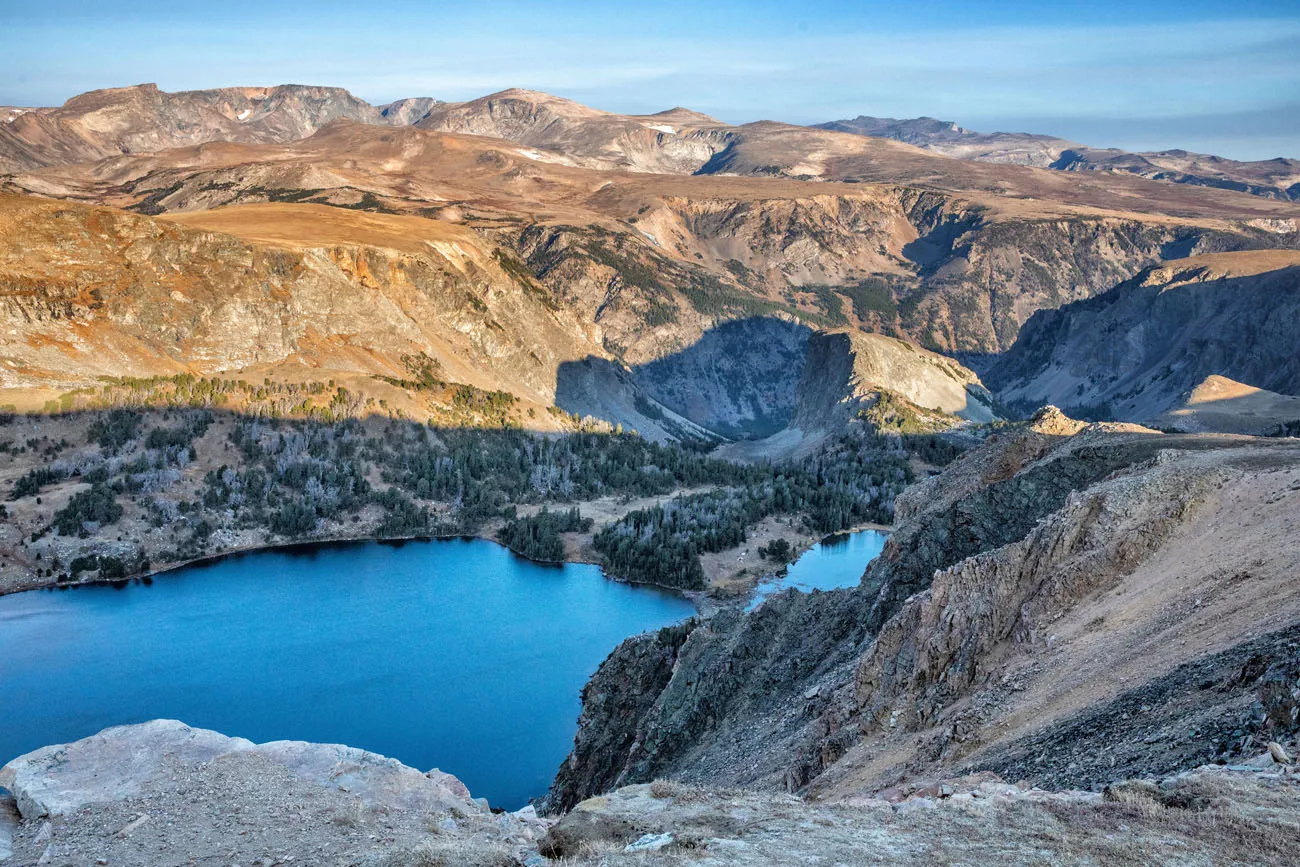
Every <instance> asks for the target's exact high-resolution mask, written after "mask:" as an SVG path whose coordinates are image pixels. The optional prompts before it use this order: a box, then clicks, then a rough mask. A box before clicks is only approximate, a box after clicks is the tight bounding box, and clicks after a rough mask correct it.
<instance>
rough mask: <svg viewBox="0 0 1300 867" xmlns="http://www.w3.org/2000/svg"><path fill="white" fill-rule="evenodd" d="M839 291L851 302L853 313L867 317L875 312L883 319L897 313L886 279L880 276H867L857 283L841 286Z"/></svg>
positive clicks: (897, 309)
mask: <svg viewBox="0 0 1300 867" xmlns="http://www.w3.org/2000/svg"><path fill="white" fill-rule="evenodd" d="M839 291H840V293H841V294H842V295H844V296H845V297H846V298H848V299H849V300H850V301H852V302H853V315H854V316H856V317H858V318H859V319H867V318H869V317H870V316H871V314H873V313H875V314H878V315H880V316H881V317H883V318H885V319H892V318H893V317H895V316H897V315H899V308H898V304H897V303H895V301H894V293H893V291H892V289H891V288H890V285H889V283H888V281H886V280H884V279H882V278H880V277H867V278H866V279H865V280H860V281H858V282H857V283H854V284H851V285H848V286H841V287H840V289H839Z"/></svg>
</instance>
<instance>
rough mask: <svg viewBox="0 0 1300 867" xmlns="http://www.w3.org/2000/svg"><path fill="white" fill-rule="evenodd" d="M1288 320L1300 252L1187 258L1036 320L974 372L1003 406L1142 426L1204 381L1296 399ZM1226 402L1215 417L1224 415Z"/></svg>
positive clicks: (1297, 300)
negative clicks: (1067, 411)
mask: <svg viewBox="0 0 1300 867" xmlns="http://www.w3.org/2000/svg"><path fill="white" fill-rule="evenodd" d="M1297 316H1300V255H1297V254H1295V253H1292V252H1281V251H1277V252H1267V253H1265V252H1242V253H1231V254H1220V255H1207V256H1194V257H1191V258H1188V259H1179V260H1176V261H1172V262H1166V263H1164V264H1162V265H1160V266H1159V267H1156V268H1151V269H1148V270H1146V271H1144V272H1142V273H1141V274H1139V275H1138V276H1136V277H1134V278H1133V279H1131V280H1127V281H1125V282H1124V283H1122V284H1120V285H1119V286H1116V287H1115V288H1114V289H1112V290H1110V291H1109V292H1106V293H1104V294H1102V295H1099V296H1097V297H1095V298H1092V299H1089V300H1085V301H1079V302H1076V303H1072V304H1067V305H1065V306H1064V307H1061V308H1060V309H1058V310H1052V311H1042V312H1039V313H1037V314H1035V315H1034V316H1033V317H1032V318H1031V319H1030V320H1029V322H1028V323H1027V324H1026V325H1025V327H1024V328H1023V329H1022V330H1021V333H1020V336H1019V337H1018V338H1017V340H1016V342H1015V345H1013V346H1012V347H1011V349H1010V350H1008V351H1007V352H1006V353H1004V354H1003V355H1001V356H998V357H996V358H993V359H990V360H989V362H988V363H987V365H985V364H983V363H981V364H980V365H979V366H980V368H981V372H982V373H983V375H984V377H985V380H986V381H987V382H988V383H989V385H990V387H991V388H993V389H994V390H995V391H996V392H997V393H998V395H999V397H1001V398H1002V399H1003V400H1005V401H1007V402H1010V403H1016V404H1021V405H1024V406H1040V405H1042V404H1044V403H1054V404H1058V405H1061V406H1064V407H1066V408H1074V409H1075V411H1078V412H1084V413H1088V414H1092V415H1096V416H1100V417H1106V418H1120V419H1135V420H1141V419H1150V418H1153V417H1156V416H1158V415H1160V414H1161V413H1164V412H1166V411H1168V410H1171V409H1174V408H1175V407H1176V406H1177V405H1178V404H1179V403H1181V402H1183V400H1184V398H1183V396H1184V395H1187V394H1189V393H1190V392H1192V391H1193V390H1194V389H1196V388H1197V387H1199V386H1201V385H1202V383H1203V382H1204V381H1205V380H1206V378H1207V377H1209V376H1221V377H1227V378H1228V379H1231V380H1235V381H1237V382H1239V383H1243V384H1245V385H1248V386H1254V387H1258V388H1263V389H1267V390H1270V391H1274V392H1279V393H1281V394H1283V395H1300V357H1298V356H1297V354H1296V351H1295V349H1296V341H1295V327H1294V323H1295V321H1296V318H1297ZM1233 400H1234V398H1232V397H1231V396H1229V395H1224V396H1223V397H1222V399H1220V400H1219V401H1217V404H1218V407H1217V408H1218V410H1219V411H1220V412H1225V413H1231V412H1232V408H1233ZM1201 409H1203V410H1204V409H1208V407H1205V406H1202V407H1201ZM1261 432H1262V431H1261Z"/></svg>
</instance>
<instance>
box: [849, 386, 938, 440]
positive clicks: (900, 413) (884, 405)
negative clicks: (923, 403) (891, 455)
mask: <svg viewBox="0 0 1300 867" xmlns="http://www.w3.org/2000/svg"><path fill="white" fill-rule="evenodd" d="M858 417H859V418H860V419H862V420H863V421H865V422H867V423H868V424H870V425H871V426H872V427H873V428H874V429H875V430H876V431H878V432H880V433H888V434H925V433H934V432H935V431H936V430H941V429H943V428H946V427H950V426H951V425H952V423H953V422H954V421H955V420H956V419H955V417H954V416H952V415H951V414H949V413H946V412H944V411H943V410H941V409H923V408H922V407H919V406H917V405H916V404H914V403H912V402H911V401H910V400H908V399H907V398H905V397H903V396H902V395H898V394H895V393H894V392H892V391H884V390H882V391H881V392H880V393H879V396H878V397H877V398H876V400H875V402H874V403H873V404H872V405H871V406H869V407H867V408H866V409H863V410H859V411H858Z"/></svg>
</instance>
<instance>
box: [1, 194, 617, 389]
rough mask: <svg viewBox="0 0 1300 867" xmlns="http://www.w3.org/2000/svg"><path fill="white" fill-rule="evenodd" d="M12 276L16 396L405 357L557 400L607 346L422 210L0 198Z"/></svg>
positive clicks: (359, 367) (6, 379) (347, 366)
mask: <svg viewBox="0 0 1300 867" xmlns="http://www.w3.org/2000/svg"><path fill="white" fill-rule="evenodd" d="M236 234H238V235H242V236H244V237H242V238H241V237H236ZM506 267H508V266H506ZM0 274H2V275H3V276H0V321H2V322H3V330H2V331H0V357H3V359H4V364H3V366H2V367H0V383H2V384H3V385H4V386H5V387H6V388H15V387H35V386H56V387H69V386H80V385H85V384H87V382H93V380H94V378H95V377H96V376H151V375H159V374H161V375H167V374H174V373H198V374H215V373H227V372H231V371H245V370H250V369H253V370H278V371H282V372H283V371H300V372H302V373H305V374H310V375H311V376H312V377H313V378H315V379H317V380H322V379H324V378H326V376H327V375H328V374H329V372H340V373H364V374H371V373H379V374H386V375H390V376H395V377H404V376H407V375H408V374H407V371H406V369H405V367H404V365H403V363H402V361H401V357H402V356H403V355H408V354H415V353H420V352H423V353H426V354H427V355H429V356H430V357H431V358H433V359H435V360H436V361H438V362H440V363H441V365H442V368H443V370H444V372H445V373H446V375H447V376H448V377H449V378H450V379H452V380H454V381H458V382H465V383H469V384H472V385H476V386H479V387H482V388H508V389H509V390H511V391H514V392H516V393H519V394H521V395H522V396H524V397H526V398H528V399H530V400H531V401H533V402H536V403H540V404H541V405H543V406H548V405H550V404H551V402H552V399H553V396H554V387H555V372H556V369H557V367H558V365H559V364H561V363H562V362H564V361H567V360H572V359H576V358H583V357H586V356H587V355H590V354H599V353H601V349H600V346H599V343H598V342H597V341H596V340H594V339H593V338H592V337H591V336H590V335H589V334H588V333H587V330H586V329H585V328H584V326H583V325H582V324H581V323H580V322H578V321H577V319H576V318H575V317H573V316H572V315H571V314H569V313H567V312H566V311H565V310H563V309H561V308H558V307H556V306H555V305H553V304H552V303H550V300H549V298H548V297H547V295H546V294H545V293H544V292H543V291H541V290H540V289H539V288H538V287H536V286H533V285H530V284H528V282H527V281H526V280H523V279H522V278H520V277H518V276H515V275H512V274H511V273H508V272H507V271H506V270H505V268H503V265H502V260H501V259H499V258H496V257H494V256H493V255H492V248H491V245H490V244H489V243H487V242H485V241H484V240H483V239H482V238H480V237H479V236H478V235H476V234H475V233H473V232H471V231H469V230H467V229H465V228H462V227H460V226H456V225H452V224H449V223H446V222H441V221H437V220H430V219H424V218H419V217H408V216H394V215H385V214H358V213H352V212H347V211H340V210H338V209H335V208H329V207H325V206H320V205H295V206H287V205H274V204H271V205H251V206H246V207H239V208H234V209H229V210H226V211H221V212H216V213H211V214H209V213H203V214H194V215H188V216H186V217H184V218H183V219H180V220H159V219H155V218H151V217H146V216H141V215H137V214H130V213H126V212H123V211H119V210H116V209H111V208H102V207H87V206H84V205H77V204H69V203H62V202H54V201H48V200H42V199H36V198H33V197H30V196H14V195H3V194H0Z"/></svg>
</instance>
